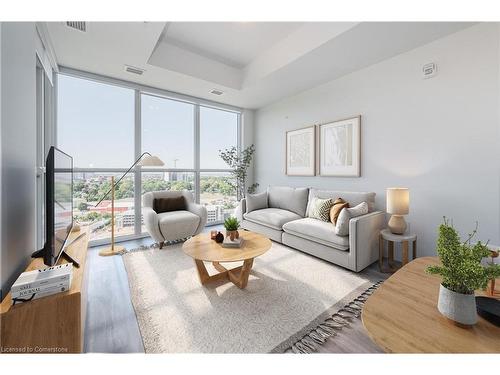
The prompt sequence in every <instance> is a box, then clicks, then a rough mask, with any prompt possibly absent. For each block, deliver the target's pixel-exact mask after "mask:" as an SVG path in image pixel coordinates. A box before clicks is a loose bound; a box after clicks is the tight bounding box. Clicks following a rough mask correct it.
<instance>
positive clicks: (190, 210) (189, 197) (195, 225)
mask: <svg viewBox="0 0 500 375" xmlns="http://www.w3.org/2000/svg"><path fill="white" fill-rule="evenodd" d="M179 196H184V199H185V200H186V210H179V211H170V212H163V213H159V214H157V213H156V212H155V211H154V210H153V202H154V200H155V199H159V198H177V197H179ZM142 206H143V208H142V215H143V217H144V225H145V226H146V229H147V231H148V233H149V235H150V236H151V237H152V238H153V239H154V240H155V241H156V242H157V243H158V244H159V245H160V249H161V248H162V247H163V242H165V241H176V240H180V239H184V238H188V237H191V236H195V235H197V234H198V233H200V232H201V231H202V230H203V228H204V227H205V224H206V223H207V209H206V208H205V206H202V205H201V204H196V203H194V198H193V194H192V193H190V192H189V191H187V190H183V191H153V192H149V193H146V194H144V196H143V197H142Z"/></svg>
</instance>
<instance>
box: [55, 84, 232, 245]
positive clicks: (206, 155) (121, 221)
mask: <svg viewBox="0 0 500 375" xmlns="http://www.w3.org/2000/svg"><path fill="white" fill-rule="evenodd" d="M58 91H59V95H58V107H57V110H58V114H57V115H58V128H57V144H58V147H59V148H60V149H61V150H63V151H64V150H71V156H72V157H73V165H74V168H75V170H76V172H75V173H74V189H73V207H74V209H73V216H74V218H75V220H76V221H77V222H79V223H80V224H82V225H87V226H89V228H90V233H91V239H92V240H97V239H106V238H109V237H110V234H111V204H110V199H111V197H110V196H108V197H106V199H105V200H104V201H103V202H102V203H101V204H99V205H98V207H95V205H96V203H97V202H98V201H99V200H100V199H101V198H102V195H103V194H105V193H106V192H107V191H108V190H109V188H110V187H111V176H115V178H116V179H118V178H119V177H120V176H121V175H122V172H121V171H123V170H124V169H128V168H129V167H130V165H131V164H132V163H133V162H134V161H135V158H136V154H135V153H136V149H135V143H136V139H135V135H136V134H139V133H140V135H139V137H140V138H139V139H140V144H141V152H145V151H147V152H149V153H151V154H153V155H156V156H158V157H159V158H160V159H161V160H162V161H163V162H164V163H165V165H164V166H162V167H159V168H151V169H155V170H158V172H156V171H155V172H150V171H146V172H142V171H141V172H135V171H132V172H131V173H129V174H128V175H127V176H126V177H125V178H124V179H123V180H122V181H121V182H120V183H119V184H118V185H117V186H116V189H115V210H114V212H115V224H116V225H115V228H116V233H115V234H116V236H117V237H120V236H125V235H134V234H135V235H140V234H142V233H144V232H145V228H144V226H142V228H140V230H139V229H137V228H136V227H135V223H136V222H137V220H141V221H142V220H143V219H142V214H141V208H140V207H136V201H135V196H137V195H140V196H142V195H143V194H144V193H145V192H148V191H162V190H183V189H187V190H189V191H191V192H192V193H193V194H194V196H195V197H196V195H198V196H199V203H201V204H203V205H204V206H205V207H206V208H207V214H208V221H207V225H214V224H219V223H222V222H223V220H224V219H225V218H226V217H228V216H230V215H232V214H233V212H234V208H235V207H236V205H237V199H236V189H235V182H234V181H233V179H232V177H231V176H230V173H229V172H230V170H229V167H228V166H227V164H226V163H225V162H224V161H223V160H222V159H221V158H220V156H219V150H225V149H227V148H230V147H233V146H237V144H238V126H239V114H238V113H236V112H229V111H226V110H220V109H216V108H209V107H204V106H200V105H196V104H194V103H186V102H182V101H178V100H172V99H167V98H163V97H159V96H154V95H149V94H146V93H140V95H139V98H140V122H139V124H138V126H139V128H138V129H137V131H138V133H136V124H135V108H136V106H135V100H136V99H135V90H133V89H130V88H124V87H118V86H114V85H110V84H107V83H101V82H95V81H92V80H87V79H82V78H75V77H72V76H67V75H60V76H59V80H58ZM197 111H199V137H198V139H199V143H198V144H196V142H195V140H196V137H195V132H196V127H197V126H198V125H197V124H196V121H195V119H196V117H197V116H196V113H197ZM196 151H197V152H196ZM195 155H199V169H195V165H196V162H195ZM102 168H106V169H107V170H108V171H107V172H102ZM174 168H175V169H178V170H180V171H167V169H174ZM149 169H150V168H148V170H149ZM183 169H184V170H192V171H189V172H187V171H185V172H183V171H182V170H183ZM204 169H210V170H214V169H219V170H222V171H226V172H222V171H221V172H217V173H214V172H208V171H204ZM99 170H101V171H99ZM134 173H140V177H141V186H135V183H134ZM196 176H198V177H196ZM196 184H198V186H197V185H196ZM196 192H199V194H195V193H196ZM195 199H196V198H195Z"/></svg>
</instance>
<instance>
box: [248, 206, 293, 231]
mask: <svg viewBox="0 0 500 375" xmlns="http://www.w3.org/2000/svg"><path fill="white" fill-rule="evenodd" d="M243 217H244V218H245V220H248V221H251V222H254V223H256V224H260V225H265V226H266V227H269V228H273V229H277V230H283V224H285V223H288V222H289V221H292V220H297V219H301V217H300V216H299V215H297V214H296V213H293V212H290V211H287V210H282V209H279V208H264V209H262V210H257V211H252V212H249V213H246V214H244V215H243Z"/></svg>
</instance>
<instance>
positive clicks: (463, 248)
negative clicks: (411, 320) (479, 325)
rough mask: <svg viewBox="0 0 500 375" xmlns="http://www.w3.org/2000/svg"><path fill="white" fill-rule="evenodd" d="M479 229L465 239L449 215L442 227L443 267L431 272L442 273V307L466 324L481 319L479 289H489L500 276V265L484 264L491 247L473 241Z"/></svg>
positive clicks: (441, 252)
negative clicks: (461, 237) (477, 305)
mask: <svg viewBox="0 0 500 375" xmlns="http://www.w3.org/2000/svg"><path fill="white" fill-rule="evenodd" d="M476 233H477V224H476V229H474V231H473V232H472V233H470V234H469V236H468V238H467V240H465V242H461V240H460V237H459V235H458V233H457V231H456V230H455V228H453V225H452V224H450V223H449V222H448V221H447V220H446V218H444V223H443V224H441V225H440V226H439V235H438V240H437V249H436V250H437V253H438V255H439V258H440V260H441V263H442V265H441V266H430V267H428V268H427V272H429V273H431V274H438V275H441V276H442V278H443V281H442V282H441V285H440V287H439V300H438V310H439V312H441V314H443V315H444V316H446V317H447V318H449V319H451V320H453V321H455V322H457V323H459V324H463V325H473V324H475V323H476V322H477V312H476V299H475V297H474V291H475V290H476V289H486V286H487V285H488V281H489V280H490V279H491V278H494V277H496V276H498V275H500V265H494V264H488V265H487V266H483V265H481V260H482V259H483V258H484V257H487V256H488V255H489V254H490V251H489V250H488V247H487V246H486V245H485V244H483V243H481V241H478V242H477V243H475V244H472V242H471V241H472V239H473V238H474V236H475V235H476Z"/></svg>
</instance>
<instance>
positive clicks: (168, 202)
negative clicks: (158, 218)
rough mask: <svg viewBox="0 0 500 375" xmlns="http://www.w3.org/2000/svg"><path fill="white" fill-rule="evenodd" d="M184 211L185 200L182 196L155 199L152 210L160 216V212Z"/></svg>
mask: <svg viewBox="0 0 500 375" xmlns="http://www.w3.org/2000/svg"><path fill="white" fill-rule="evenodd" d="M185 209H186V199H185V198H184V196H183V195H181V196H180V197H175V198H155V199H154V200H153V210H154V211H155V212H156V213H157V214H160V213H162V212H170V211H181V210H185Z"/></svg>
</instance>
